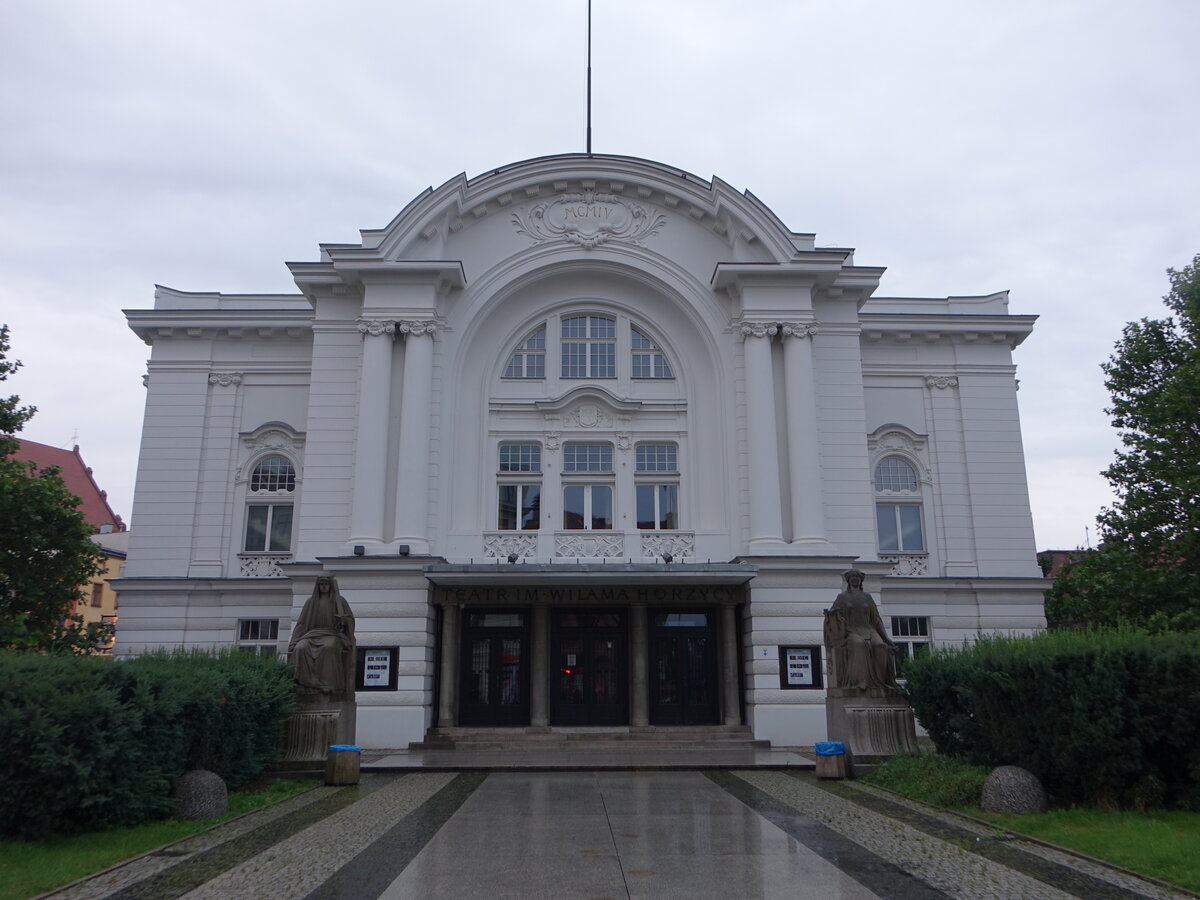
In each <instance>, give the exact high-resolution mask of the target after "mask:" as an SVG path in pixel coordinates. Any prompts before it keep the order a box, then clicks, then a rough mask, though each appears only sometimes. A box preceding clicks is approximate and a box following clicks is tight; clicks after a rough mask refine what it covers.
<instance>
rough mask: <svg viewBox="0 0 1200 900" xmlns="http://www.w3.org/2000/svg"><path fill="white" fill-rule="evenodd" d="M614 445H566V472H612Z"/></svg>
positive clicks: (564, 461)
mask: <svg viewBox="0 0 1200 900" xmlns="http://www.w3.org/2000/svg"><path fill="white" fill-rule="evenodd" d="M612 470H613V464H612V444H566V445H564V446H563V471H564V472H611V471H612Z"/></svg>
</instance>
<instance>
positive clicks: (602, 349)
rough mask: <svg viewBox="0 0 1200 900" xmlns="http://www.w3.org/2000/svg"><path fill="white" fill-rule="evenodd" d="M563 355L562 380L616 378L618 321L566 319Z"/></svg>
mask: <svg viewBox="0 0 1200 900" xmlns="http://www.w3.org/2000/svg"><path fill="white" fill-rule="evenodd" d="M561 351H562V377H563V378H616V377H617V323H616V321H615V320H614V319H610V318H609V317H608V316H569V317H567V318H564V319H563V320H562V343H561Z"/></svg>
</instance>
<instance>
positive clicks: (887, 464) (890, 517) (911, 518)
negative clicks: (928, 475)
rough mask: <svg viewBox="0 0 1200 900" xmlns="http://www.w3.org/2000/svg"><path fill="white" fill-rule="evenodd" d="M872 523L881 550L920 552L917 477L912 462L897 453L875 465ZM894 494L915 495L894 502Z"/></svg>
mask: <svg viewBox="0 0 1200 900" xmlns="http://www.w3.org/2000/svg"><path fill="white" fill-rule="evenodd" d="M875 494H876V498H875V524H876V527H877V533H878V536H879V551H880V552H881V553H924V552H925V532H924V528H923V526H922V522H921V503H920V481H919V480H918V478H917V472H916V470H915V469H914V468H913V467H912V465H911V464H910V463H909V462H908V461H907V460H905V459H903V458H901V457H899V456H886V457H884V458H883V459H881V460H880V461H879V463H878V464H877V465H876V466H875ZM897 495H901V496H902V495H910V496H911V495H915V497H914V500H912V501H908V502H896V500H895V499H893V498H897Z"/></svg>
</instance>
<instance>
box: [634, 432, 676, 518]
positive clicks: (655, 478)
mask: <svg viewBox="0 0 1200 900" xmlns="http://www.w3.org/2000/svg"><path fill="white" fill-rule="evenodd" d="M678 457H679V452H678V448H677V447H676V445H675V444H671V443H640V444H638V445H637V447H636V448H635V450H634V478H635V479H636V485H635V491H636V495H637V527H638V528H640V529H642V530H654V531H660V530H674V529H677V528H679V458H678Z"/></svg>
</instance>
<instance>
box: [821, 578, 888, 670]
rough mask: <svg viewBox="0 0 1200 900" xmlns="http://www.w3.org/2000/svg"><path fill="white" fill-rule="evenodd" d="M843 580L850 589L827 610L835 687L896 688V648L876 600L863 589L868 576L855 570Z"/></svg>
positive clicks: (829, 648)
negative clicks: (886, 629)
mask: <svg viewBox="0 0 1200 900" xmlns="http://www.w3.org/2000/svg"><path fill="white" fill-rule="evenodd" d="M842 577H843V578H844V579H845V581H846V589H845V590H844V591H842V592H841V593H840V594H838V596H837V599H836V600H835V601H834V602H833V606H832V607H830V608H829V609H827V610H825V647H826V648H827V652H828V654H829V659H830V660H831V661H832V663H833V676H834V685H833V686H834V687H840V688H857V689H858V690H866V689H868V688H895V687H896V645H895V644H894V643H892V639H891V638H890V637H889V636H888V633H887V632H886V631H885V630H884V628H883V619H881V618H880V616H879V609H878V608H877V607H876V606H875V601H874V600H873V599H872V598H871V595H870V594H868V593H867V592H866V591H864V590H863V589H862V586H863V580H864V579H865V577H866V576H865V575H864V574H863V573H862V572H860V571H859V570H858V569H851V570H850V571H848V572H846V574H845V575H844V576H842Z"/></svg>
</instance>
